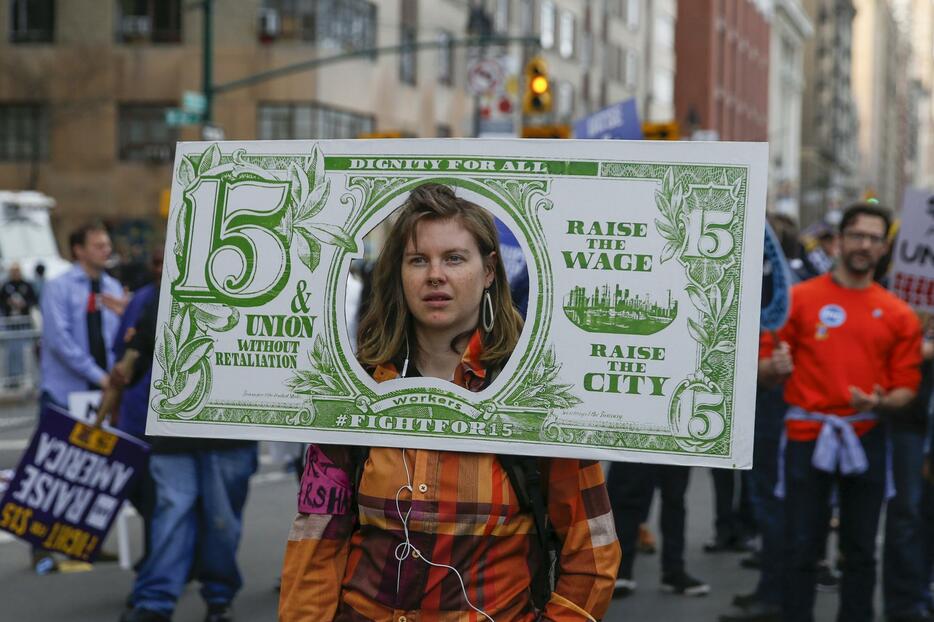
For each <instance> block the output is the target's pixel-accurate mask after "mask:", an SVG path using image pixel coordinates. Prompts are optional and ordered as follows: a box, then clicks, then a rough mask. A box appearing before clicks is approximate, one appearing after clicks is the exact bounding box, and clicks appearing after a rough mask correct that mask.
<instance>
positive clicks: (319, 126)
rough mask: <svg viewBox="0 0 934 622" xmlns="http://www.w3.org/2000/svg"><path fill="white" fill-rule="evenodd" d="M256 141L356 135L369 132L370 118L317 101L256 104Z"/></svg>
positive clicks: (371, 129)
mask: <svg viewBox="0 0 934 622" xmlns="http://www.w3.org/2000/svg"><path fill="white" fill-rule="evenodd" d="M258 113H259V119H258V121H259V123H258V125H259V131H258V134H259V136H258V138H259V139H260V140H283V139H308V138H319V139H326V138H357V137H359V136H360V135H361V134H368V133H371V132H372V131H373V127H374V124H373V117H371V116H369V115H363V114H357V113H354V112H348V111H346V110H338V109H336V108H330V107H328V106H321V105H319V104H311V103H308V104H260V105H259V108H258Z"/></svg>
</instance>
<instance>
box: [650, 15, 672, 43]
mask: <svg viewBox="0 0 934 622" xmlns="http://www.w3.org/2000/svg"><path fill="white" fill-rule="evenodd" d="M655 45H658V46H661V47H664V48H668V49H674V47H675V22H674V20H673V19H672V18H671V16H670V15H656V16H655Z"/></svg>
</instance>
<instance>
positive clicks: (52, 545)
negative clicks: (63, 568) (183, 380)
mask: <svg viewBox="0 0 934 622" xmlns="http://www.w3.org/2000/svg"><path fill="white" fill-rule="evenodd" d="M148 453H149V447H148V446H147V445H146V444H145V443H142V442H140V441H138V440H136V439H134V438H132V437H129V436H124V435H122V434H118V433H113V432H110V431H107V430H102V429H100V428H95V427H93V426H90V425H88V424H86V423H82V422H80V421H77V420H76V419H73V418H71V417H70V416H68V415H67V414H66V413H65V412H64V411H61V410H59V409H57V408H55V407H48V408H46V409H45V410H44V411H43V412H42V416H41V417H40V418H39V427H38V428H37V429H36V432H35V434H34V435H33V437H32V440H31V441H30V443H29V447H28V448H27V449H26V452H25V453H24V454H23V457H22V458H21V459H20V462H19V466H17V468H16V473H15V475H14V476H13V479H12V480H11V481H10V482H9V484H8V486H7V489H6V491H5V493H4V495H3V499H2V500H0V529H3V530H6V531H9V532H10V533H12V534H13V535H15V536H17V537H19V538H21V539H23V540H25V541H27V542H29V543H31V544H34V545H36V546H40V547H42V548H44V549H47V550H49V551H55V552H59V553H64V554H65V555H67V556H69V557H72V558H74V559H78V560H82V561H93V560H94V557H95V556H96V555H97V552H98V550H99V549H100V545H101V543H102V542H103V541H104V537H105V536H106V535H107V532H108V531H109V530H110V526H111V524H112V523H113V520H114V518H115V517H116V515H117V512H118V511H119V510H120V506H121V505H122V504H123V501H124V499H125V498H126V496H127V493H128V492H129V491H130V490H132V487H133V485H134V484H135V482H136V478H137V477H138V476H139V473H140V470H141V469H144V468H146V457H147V455H148Z"/></svg>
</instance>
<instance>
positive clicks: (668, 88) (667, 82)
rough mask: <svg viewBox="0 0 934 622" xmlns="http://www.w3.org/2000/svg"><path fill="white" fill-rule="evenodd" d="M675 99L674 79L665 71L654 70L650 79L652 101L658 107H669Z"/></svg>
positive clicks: (669, 72)
mask: <svg viewBox="0 0 934 622" xmlns="http://www.w3.org/2000/svg"><path fill="white" fill-rule="evenodd" d="M674 98H675V78H674V75H673V74H672V73H671V71H669V70H667V69H657V70H655V75H654V77H653V78H652V101H653V103H655V104H658V105H659V106H670V105H672V104H673V103H674Z"/></svg>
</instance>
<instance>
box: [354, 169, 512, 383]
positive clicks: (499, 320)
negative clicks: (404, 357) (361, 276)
mask: <svg viewBox="0 0 934 622" xmlns="http://www.w3.org/2000/svg"><path fill="white" fill-rule="evenodd" d="M449 219H456V220H457V221H458V222H459V223H460V224H461V225H462V226H463V227H464V228H465V229H466V230H467V231H469V232H470V234H471V235H472V236H473V238H474V240H475V241H476V242H477V247H478V248H479V249H480V254H481V255H482V257H483V260H484V262H485V263H487V265H490V264H492V265H491V267H492V268H493V274H494V277H493V284H492V285H491V286H490V288H489V289H490V297H491V299H492V302H493V317H494V321H493V330H491V331H490V332H486V331H483V353H482V355H481V357H480V362H481V363H482V364H483V365H484V366H485V367H488V368H492V369H501V368H502V367H503V366H504V365H505V364H506V361H507V360H508V359H509V356H510V355H511V354H512V351H513V350H514V349H515V347H516V342H518V341H519V334H520V333H521V332H522V324H523V321H522V316H521V315H520V314H519V312H518V311H517V310H516V308H515V306H514V305H513V302H512V295H511V294H510V292H509V280H508V279H507V277H506V268H505V267H504V266H503V259H502V255H501V253H500V250H499V234H498V232H497V231H496V223H495V222H494V220H493V217H492V216H491V215H490V213H489V212H487V211H486V210H484V209H483V208H481V207H480V206H478V205H475V204H473V203H471V202H470V201H467V200H466V199H462V198H459V197H457V196H456V195H455V194H454V189H453V188H451V187H450V186H446V185H443V184H434V183H428V184H423V185H421V186H418V187H417V188H415V189H414V190H412V192H411V194H410V195H409V197H408V199H407V200H406V202H405V203H404V204H403V206H402V208H401V210H400V211H399V213H398V216H397V218H396V220H395V222H394V223H393V224H392V228H391V230H390V231H389V235H388V237H387V239H386V243H385V245H384V246H383V248H382V251H381V252H380V254H379V258H378V259H377V260H376V265H375V267H374V269H373V277H372V278H373V281H372V293H371V296H370V300H369V307H368V308H367V311H366V313H365V314H364V316H363V318H362V319H361V320H360V331H359V335H360V337H359V339H360V342H359V348H358V351H357V358H358V359H359V360H360V363H361V364H363V365H364V366H373V365H379V364H382V363H387V362H389V361H392V360H394V359H395V358H397V357H398V356H399V355H400V354H402V353H403V352H404V350H405V344H406V338H408V339H409V341H410V342H411V347H412V352H415V351H417V344H416V343H415V339H416V338H415V333H414V331H413V327H412V314H411V312H410V311H409V308H408V306H407V305H406V303H405V295H404V293H403V290H402V269H401V267H402V260H403V254H404V253H405V247H406V245H407V244H408V242H409V240H413V241H414V239H415V232H416V227H417V226H418V223H419V222H421V221H423V220H449ZM477 324H478V325H479V324H480V318H479V317H477ZM465 336H468V335H466V334H465V335H460V336H459V337H458V338H457V339H455V340H454V341H453V342H452V343H451V348H452V349H454V350H456V347H455V346H456V344H457V342H458V341H460V340H461V339H462V338H463V337H465Z"/></svg>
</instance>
